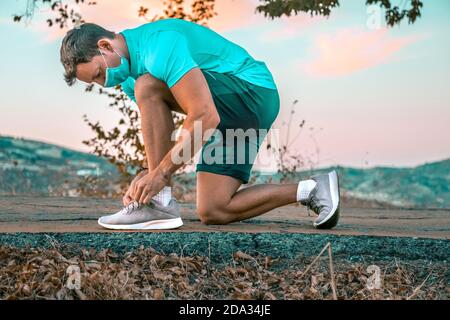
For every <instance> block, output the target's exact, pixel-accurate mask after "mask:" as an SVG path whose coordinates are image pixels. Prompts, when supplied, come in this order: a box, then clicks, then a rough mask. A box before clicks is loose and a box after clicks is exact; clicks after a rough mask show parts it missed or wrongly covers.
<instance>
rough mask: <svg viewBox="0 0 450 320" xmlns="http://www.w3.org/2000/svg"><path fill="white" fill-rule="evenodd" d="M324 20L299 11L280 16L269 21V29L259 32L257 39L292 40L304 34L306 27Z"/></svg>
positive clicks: (269, 41)
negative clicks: (289, 15)
mask: <svg viewBox="0 0 450 320" xmlns="http://www.w3.org/2000/svg"><path fill="white" fill-rule="evenodd" d="M324 20H325V18H324V17H321V16H314V17H311V15H310V14H307V13H299V14H298V15H296V16H291V17H286V16H282V17H280V18H277V19H276V20H274V21H271V28H270V30H269V31H268V32H265V33H263V34H261V36H260V37H259V39H260V41H261V42H262V43H273V42H280V41H287V40H292V39H294V38H296V37H298V36H300V35H302V34H304V33H305V31H306V30H307V29H308V28H310V27H312V26H314V25H316V24H317V23H319V22H321V21H324Z"/></svg>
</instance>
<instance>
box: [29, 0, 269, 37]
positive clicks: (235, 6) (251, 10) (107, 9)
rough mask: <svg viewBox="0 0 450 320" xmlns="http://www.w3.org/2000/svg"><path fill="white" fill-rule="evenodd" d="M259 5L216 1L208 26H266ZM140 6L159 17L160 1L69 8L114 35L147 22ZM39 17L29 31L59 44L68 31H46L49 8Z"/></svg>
mask: <svg viewBox="0 0 450 320" xmlns="http://www.w3.org/2000/svg"><path fill="white" fill-rule="evenodd" d="M191 2H192V0H190V1H187V2H186V8H187V11H189V9H190V4H191ZM258 3H259V1H258V0H217V1H216V6H215V9H216V12H217V13H218V15H217V16H215V17H214V18H212V19H211V20H210V21H209V26H210V27H211V28H212V29H213V30H215V31H218V32H225V31H230V30H233V29H238V28H244V27H250V26H254V25H260V24H262V23H267V21H268V19H267V18H265V17H264V16H263V15H262V14H257V13H255V9H256V6H257V5H258ZM140 6H144V7H147V8H148V9H149V12H148V15H147V16H148V17H149V18H152V17H153V16H155V15H157V14H158V15H159V14H161V13H162V12H163V9H164V6H163V2H162V1H161V0H152V1H149V0H134V1H126V2H123V1H97V4H96V5H87V4H79V5H77V4H75V3H71V8H73V9H74V10H75V12H79V13H80V14H81V15H82V17H83V19H84V20H85V21H87V22H94V23H97V24H100V25H102V26H103V27H105V28H107V29H110V30H114V31H120V30H123V29H126V28H132V27H135V26H137V25H140V24H143V23H145V22H146V20H144V19H143V18H140V17H138V10H139V7H140ZM39 13H40V14H39V15H36V18H37V19H35V21H33V25H32V26H31V28H32V29H34V30H36V31H38V32H39V33H42V34H44V40H45V41H46V42H52V41H55V40H58V39H60V38H62V37H63V36H64V35H65V33H66V32H67V29H60V28H58V27H52V28H49V27H48V26H47V23H46V22H45V19H47V18H48V17H55V18H56V17H57V15H56V14H55V13H54V12H52V11H51V10H50V9H48V7H44V8H42V9H41V10H40V12H39ZM69 27H70V28H71V27H72V26H69ZM70 28H69V29H70Z"/></svg>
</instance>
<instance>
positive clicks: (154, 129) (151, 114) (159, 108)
mask: <svg viewBox="0 0 450 320" xmlns="http://www.w3.org/2000/svg"><path fill="white" fill-rule="evenodd" d="M135 95H136V102H137V105H138V107H139V110H140V112H141V130H142V137H143V139H144V145H145V154H146V156H147V161H148V166H149V169H150V170H153V169H155V168H156V167H157V166H158V165H159V163H160V162H161V160H162V159H163V158H164V156H165V155H166V154H167V152H169V150H170V149H171V148H172V147H173V145H174V141H171V139H170V138H171V135H172V132H173V131H174V130H175V126H174V123H173V117H172V113H171V110H174V111H178V110H177V109H178V104H177V103H176V100H175V99H174V98H173V96H172V94H171V92H170V90H169V88H168V87H167V85H166V84H165V83H164V82H162V81H160V80H158V79H156V78H154V77H152V76H151V75H150V74H145V75H143V76H141V77H140V78H139V79H137V80H136V84H135Z"/></svg>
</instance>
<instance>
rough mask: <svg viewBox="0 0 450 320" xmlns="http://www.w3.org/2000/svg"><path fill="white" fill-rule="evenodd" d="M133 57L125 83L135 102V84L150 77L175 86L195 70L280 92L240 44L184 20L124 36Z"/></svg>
mask: <svg viewBox="0 0 450 320" xmlns="http://www.w3.org/2000/svg"><path fill="white" fill-rule="evenodd" d="M121 34H122V35H123V36H124V37H125V41H126V43H127V46H128V51H129V53H130V64H131V75H130V78H128V80H127V81H125V82H124V83H122V88H123V90H124V92H125V93H126V94H127V95H128V96H129V97H130V98H131V99H132V100H134V101H136V100H135V97H134V82H135V80H136V79H138V78H139V77H140V76H142V75H143V74H146V73H150V74H151V75H152V76H154V77H155V78H157V79H160V80H162V81H164V82H165V83H166V84H167V86H168V87H169V88H171V87H172V86H174V85H175V84H176V83H177V81H178V80H180V78H182V77H183V75H185V74H186V73H187V72H188V71H189V70H191V69H192V68H195V67H198V68H200V69H202V70H207V71H214V72H219V73H226V74H231V75H234V76H236V77H238V78H240V79H242V80H245V81H248V82H250V83H253V84H255V85H258V86H261V87H265V88H269V89H276V85H275V82H274V80H273V78H272V74H271V73H270V71H269V69H268V68H267V66H266V64H265V63H264V62H262V61H258V60H255V59H254V58H252V57H251V56H250V54H249V53H248V52H247V51H246V50H245V49H243V48H242V47H240V46H238V45H237V44H235V43H233V42H231V41H229V40H227V39H225V38H224V37H222V36H221V35H219V34H218V33H216V32H214V31H213V30H211V29H209V28H207V27H204V26H202V25H199V24H196V23H193V22H189V21H186V20H182V19H164V20H158V21H155V22H150V23H147V24H144V25H142V26H140V27H137V28H134V29H127V30H124V31H122V32H121Z"/></svg>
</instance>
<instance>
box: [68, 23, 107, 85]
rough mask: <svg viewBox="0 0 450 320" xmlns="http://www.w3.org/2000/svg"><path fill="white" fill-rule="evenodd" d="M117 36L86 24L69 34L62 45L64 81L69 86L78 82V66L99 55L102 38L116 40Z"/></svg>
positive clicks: (91, 24)
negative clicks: (99, 42)
mask: <svg viewBox="0 0 450 320" xmlns="http://www.w3.org/2000/svg"><path fill="white" fill-rule="evenodd" d="M114 37H115V34H114V32H112V31H108V30H106V29H104V28H102V27H100V26H99V25H97V24H94V23H84V24H82V25H81V26H79V27H76V28H74V29H72V30H70V31H69V32H67V34H66V36H65V37H64V39H63V41H62V44H61V52H60V53H61V63H62V64H63V66H64V69H65V73H64V79H65V80H66V82H67V84H68V85H69V86H71V85H73V84H74V83H75V80H76V72H77V65H78V64H79V63H85V62H89V61H91V60H92V58H93V57H94V56H96V55H98V54H99V51H98V46H97V42H98V40H100V39H101V38H109V39H114Z"/></svg>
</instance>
